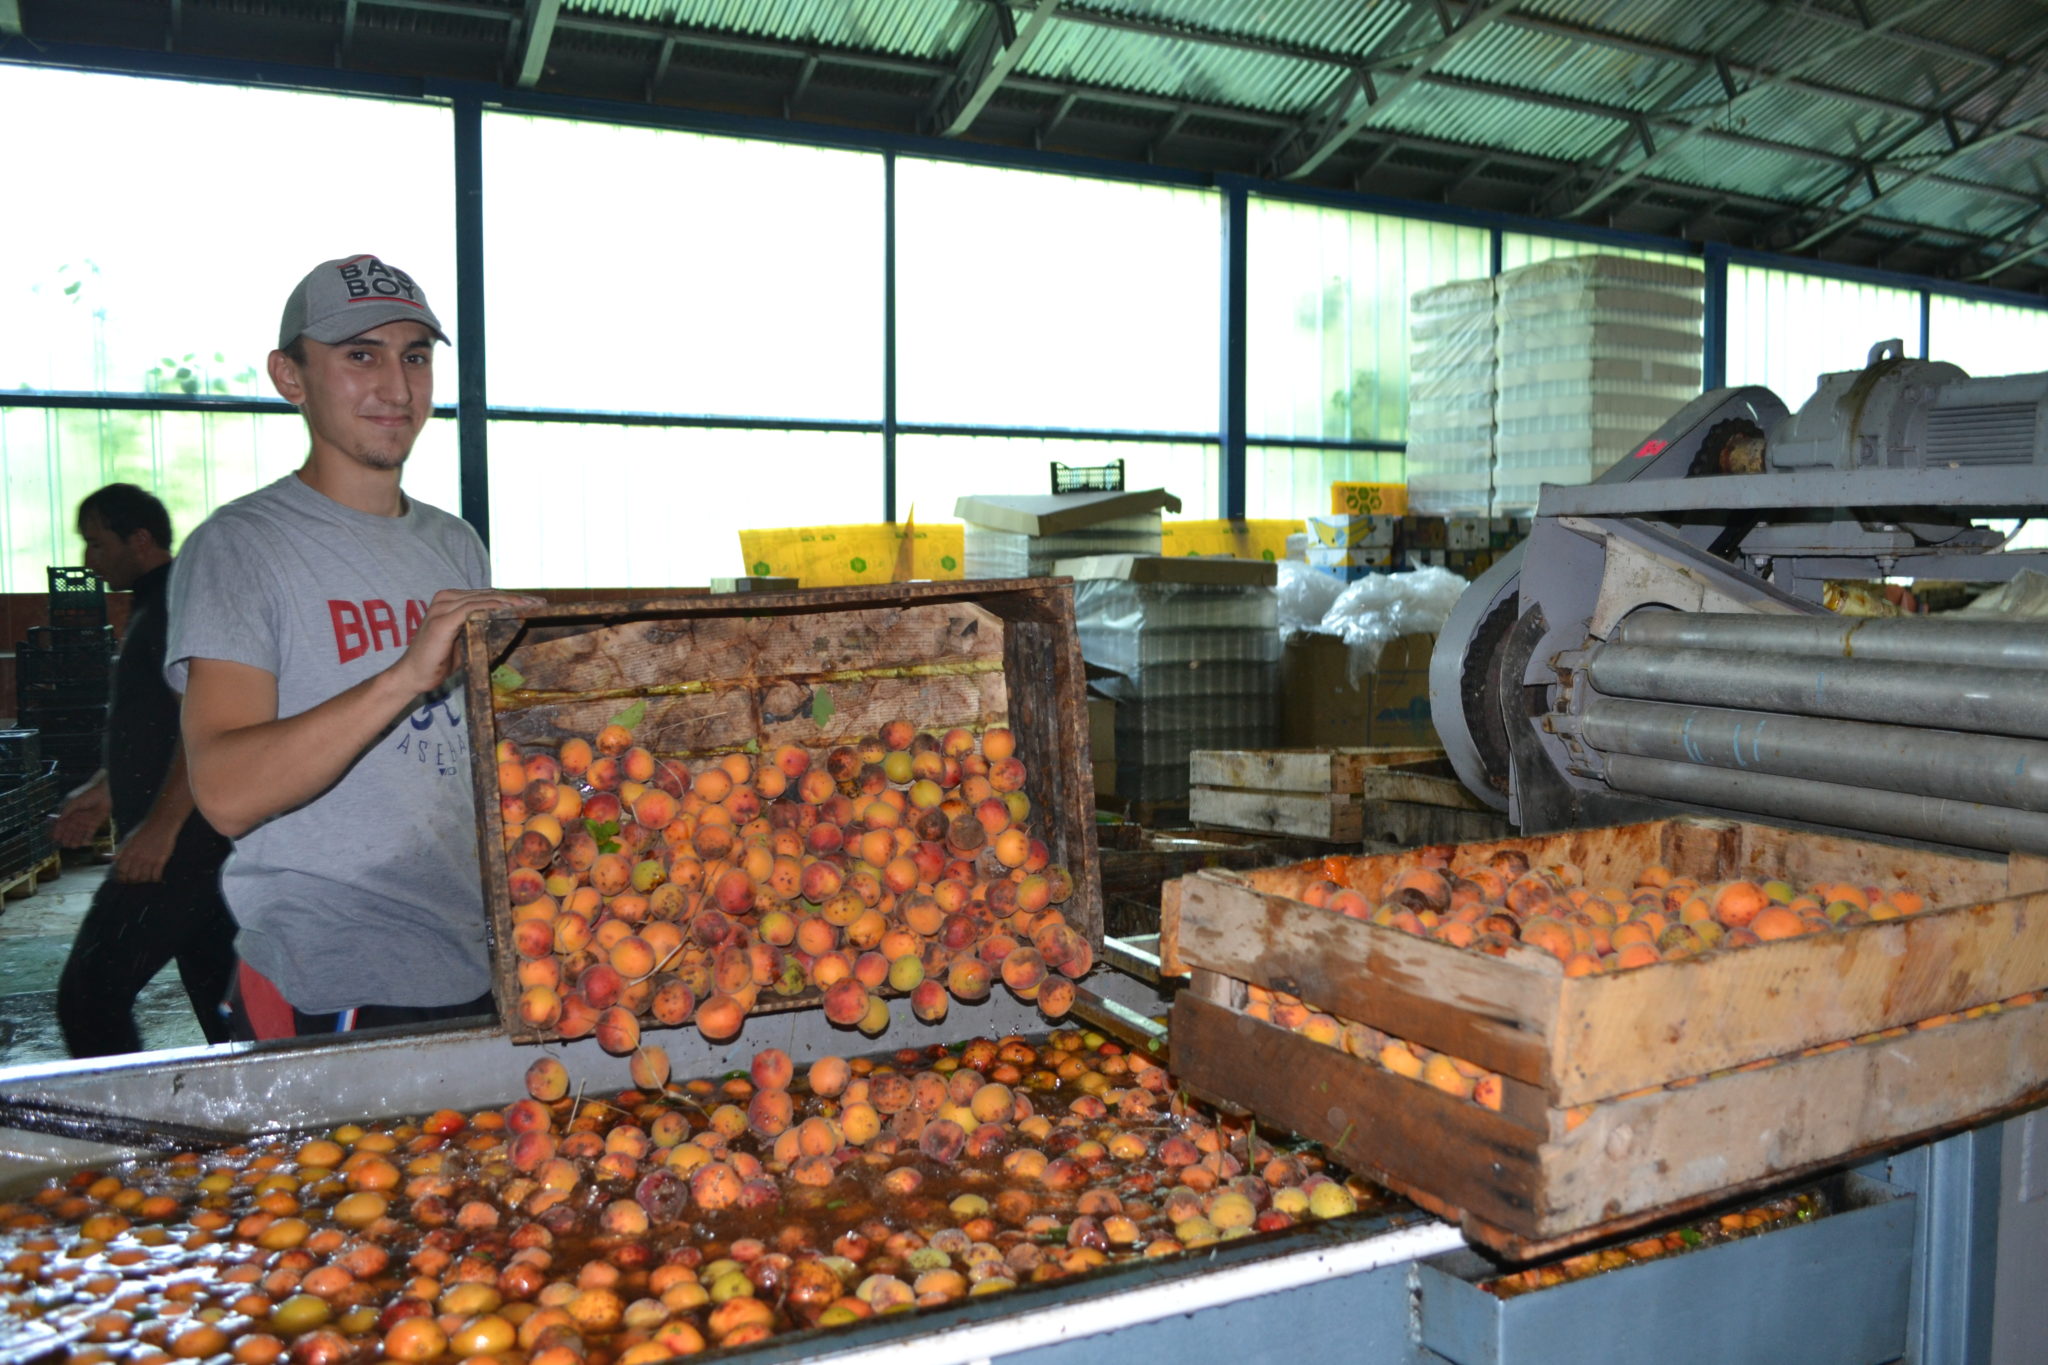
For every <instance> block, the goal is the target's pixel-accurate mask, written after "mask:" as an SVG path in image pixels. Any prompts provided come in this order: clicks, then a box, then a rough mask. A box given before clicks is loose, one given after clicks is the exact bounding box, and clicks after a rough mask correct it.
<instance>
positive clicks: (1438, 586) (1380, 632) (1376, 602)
mask: <svg viewBox="0 0 2048 1365" xmlns="http://www.w3.org/2000/svg"><path fill="white" fill-rule="evenodd" d="M1466 586H1467V584H1466V582H1465V580H1464V579H1462V578H1460V577H1459V576H1458V575H1456V574H1454V573H1452V572H1451V571H1450V570H1448V569H1439V568H1435V567H1430V568H1423V569H1415V570H1412V571H1410V572H1408V573H1387V574H1374V575H1372V576H1371V577H1370V578H1361V579H1359V580H1358V581H1357V582H1356V583H1352V584H1350V585H1348V586H1347V587H1345V589H1344V590H1343V591H1342V592H1341V593H1339V594H1338V595H1337V599H1336V601H1334V602H1332V603H1331V604H1330V608H1329V610H1328V611H1326V612H1325V613H1323V619H1322V621H1321V623H1320V624H1319V625H1318V626H1317V629H1319V630H1321V631H1322V632H1324V633H1325V634H1328V635H1338V636H1342V637H1343V640H1344V643H1345V644H1346V645H1347V646H1349V647H1350V652H1351V667H1350V670H1349V671H1350V675H1351V682H1352V685H1353V686H1356V685H1358V684H1359V683H1360V682H1361V681H1363V680H1364V678H1365V676H1366V675H1367V674H1368V673H1371V672H1372V671H1373V669H1375V668H1376V667H1378V666H1379V661H1380V651H1381V650H1382V649H1385V648H1386V646H1387V642H1388V641H1390V640H1396V639H1399V638H1400V637H1401V636H1403V635H1434V634H1436V633H1437V632H1438V631H1440V630H1442V629H1443V627H1444V622H1445V621H1446V620H1447V619H1449V617H1450V614H1451V608H1452V607H1454V606H1456V605H1457V604H1458V598H1459V596H1460V595H1461V594H1463V593H1464V591H1465V588H1466Z"/></svg>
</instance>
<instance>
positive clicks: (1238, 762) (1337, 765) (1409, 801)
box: [1188, 748, 1508, 847]
mask: <svg viewBox="0 0 2048 1365" xmlns="http://www.w3.org/2000/svg"><path fill="white" fill-rule="evenodd" d="M1188 781H1189V782H1190V783H1191V784H1193V785H1192V786H1191V788H1190V790H1189V792H1188V817H1189V819H1190V820H1191V821H1192V822H1193V823H1195V824H1196V825H1199V826H1204V827H1208V828H1213V829H1236V830H1247V831H1250V832H1253V833H1258V834H1289V835H1294V836H1297V837H1300V838H1308V839H1323V840H1327V841H1329V842H1331V843H1343V844H1358V843H1371V844H1391V845H1395V846H1398V847H1413V846H1415V845H1418V844H1443V843H1461V842H1466V841H1470V840H1474V839H1497V838H1500V837H1501V836H1503V835H1505V834H1506V833H1507V832H1508V826H1507V822H1506V820H1505V819H1503V818H1502V817H1501V815H1500V814H1499V813H1498V812H1496V811H1494V810H1493V809H1492V808H1491V807H1489V806H1487V805H1486V804H1485V803H1483V802H1482V801H1480V800H1479V799H1478V798H1477V797H1475V796H1473V795H1472V794H1471V793H1470V792H1468V791H1466V790H1465V787H1464V784H1462V783H1461V782H1459V781H1458V778H1457V776H1456V774H1454V773H1453V772H1452V771H1451V767H1450V764H1449V762H1448V761H1447V760H1446V759H1445V758H1444V752H1443V750H1441V749H1422V748H1409V749H1401V748H1393V749H1389V748H1380V749H1197V750H1196V751H1195V752H1194V753H1193V754H1192V755H1190V756H1189V759H1188Z"/></svg>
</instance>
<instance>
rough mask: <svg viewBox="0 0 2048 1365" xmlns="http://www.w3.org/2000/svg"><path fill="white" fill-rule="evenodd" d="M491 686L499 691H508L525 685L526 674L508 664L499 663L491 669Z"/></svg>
mask: <svg viewBox="0 0 2048 1365" xmlns="http://www.w3.org/2000/svg"><path fill="white" fill-rule="evenodd" d="M491 686H492V687H495V688H497V689H498V690H499V691H500V692H510V691H512V690H514V689H515V688H520V687H524V686H526V675H525V674H524V673H521V672H520V671H519V670H518V669H516V668H514V667H513V666H512V665H510V664H499V665H498V666H497V667H496V668H494V669H492V670H491Z"/></svg>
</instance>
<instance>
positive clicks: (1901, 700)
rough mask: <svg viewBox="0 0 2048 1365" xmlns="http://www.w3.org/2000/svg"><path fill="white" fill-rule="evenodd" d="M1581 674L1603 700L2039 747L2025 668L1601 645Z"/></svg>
mask: <svg viewBox="0 0 2048 1365" xmlns="http://www.w3.org/2000/svg"><path fill="white" fill-rule="evenodd" d="M1586 674H1587V676H1588V677H1589V678H1590V679H1591V680H1592V683H1593V687H1594V690H1596V691H1598V692H1599V693H1601V694H1602V695H1603V696H1609V697H1633V698H1636V699H1638V700H1642V701H1668V702H1685V703H1689V704H1692V705H1696V706H1727V707H1735V708H1738V709H1745V710H1753V711H1783V712H1788V713H1791V714H1794V715H1807V716H1833V717H1836V718H1838V719H1841V720H1862V721H1877V722H1881V723H1884V724H1889V725H1917V726H1925V725H1940V726H1942V727H1943V728H1945V729H1950V730H1970V731H1975V732H1978V733H1981V734H1997V735H2026V736H2030V737H2032V738H2036V739H2048V706H2044V705H2042V702H2041V698H2042V697H2043V696H2048V672H2043V671H2040V670H2035V669H2020V668H1983V667H1969V666H1964V665H1959V664H1928V663H1889V662H1876V661H1870V660H1865V659H1844V658H1814V657H1801V656H1798V655H1786V654H1764V653H1758V652H1755V651H1737V650H1707V649H1666V648H1662V647H1658V648H1651V647H1648V646H1637V645H1605V646H1602V647H1601V648H1600V649H1599V650H1597V651H1596V652H1594V654H1593V655H1592V657H1591V659H1590V661H1589V662H1588V663H1587V665H1586Z"/></svg>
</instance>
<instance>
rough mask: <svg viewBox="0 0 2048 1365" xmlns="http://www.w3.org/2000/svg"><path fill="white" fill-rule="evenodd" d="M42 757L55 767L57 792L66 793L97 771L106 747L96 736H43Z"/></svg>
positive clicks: (103, 757) (104, 755) (103, 758)
mask: <svg viewBox="0 0 2048 1365" xmlns="http://www.w3.org/2000/svg"><path fill="white" fill-rule="evenodd" d="M43 756H44V757H45V758H47V759H48V760H49V761H51V762H53V763H55V764H56V765H57V785H58V787H59V789H60V790H68V789H69V788H71V787H75V786H77V785H78V784H79V783H80V782H82V781H84V780H85V779H86V778H88V777H91V776H92V775H93V774H94V773H96V772H98V771H99V770H100V765H101V763H102V762H103V761H104V760H105V757H106V747H105V744H104V743H103V741H102V740H101V738H100V736H98V735H44V736H43Z"/></svg>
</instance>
